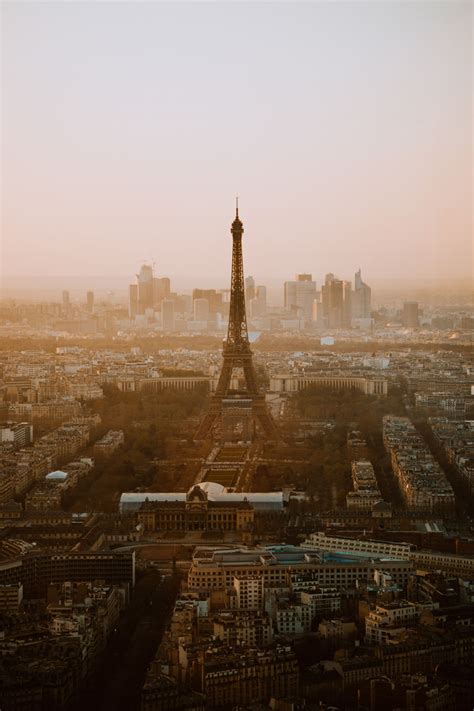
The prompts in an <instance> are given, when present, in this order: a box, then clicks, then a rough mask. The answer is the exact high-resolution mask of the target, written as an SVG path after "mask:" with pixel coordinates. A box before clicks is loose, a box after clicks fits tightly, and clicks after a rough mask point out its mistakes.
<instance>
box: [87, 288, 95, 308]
mask: <svg viewBox="0 0 474 711" xmlns="http://www.w3.org/2000/svg"><path fill="white" fill-rule="evenodd" d="M86 301H87V310H88V311H89V313H92V312H93V311H94V292H93V291H88V292H87V295H86Z"/></svg>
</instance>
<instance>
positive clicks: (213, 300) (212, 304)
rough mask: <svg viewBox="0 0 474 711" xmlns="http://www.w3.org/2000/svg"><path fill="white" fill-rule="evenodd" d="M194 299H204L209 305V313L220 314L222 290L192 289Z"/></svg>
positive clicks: (221, 310)
mask: <svg viewBox="0 0 474 711" xmlns="http://www.w3.org/2000/svg"><path fill="white" fill-rule="evenodd" d="M196 299H206V300H207V303H208V305H209V313H211V314H222V313H223V311H224V309H223V306H222V292H221V291H216V290H215V289H193V302H194V301H195V300H196Z"/></svg>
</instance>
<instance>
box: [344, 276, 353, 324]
mask: <svg viewBox="0 0 474 711" xmlns="http://www.w3.org/2000/svg"><path fill="white" fill-rule="evenodd" d="M351 323H352V283H351V282H350V281H345V282H344V305H343V309H342V325H343V327H344V328H350V327H351Z"/></svg>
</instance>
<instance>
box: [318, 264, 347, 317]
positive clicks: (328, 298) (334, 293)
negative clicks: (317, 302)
mask: <svg viewBox="0 0 474 711" xmlns="http://www.w3.org/2000/svg"><path fill="white" fill-rule="evenodd" d="M321 292H322V302H323V316H324V319H325V322H326V323H325V325H326V326H327V327H328V328H341V327H342V324H343V316H344V282H342V281H341V280H340V279H336V277H335V276H334V274H331V273H329V274H326V278H325V280H324V285H323V286H322V288H321Z"/></svg>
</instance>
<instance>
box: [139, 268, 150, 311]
mask: <svg viewBox="0 0 474 711" xmlns="http://www.w3.org/2000/svg"><path fill="white" fill-rule="evenodd" d="M137 279H138V313H139V314H144V313H145V311H146V310H147V309H151V308H153V268H152V267H151V266H150V265H149V264H143V265H142V267H141V268H140V273H139V274H137Z"/></svg>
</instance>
